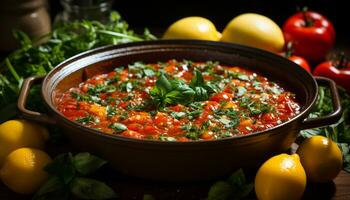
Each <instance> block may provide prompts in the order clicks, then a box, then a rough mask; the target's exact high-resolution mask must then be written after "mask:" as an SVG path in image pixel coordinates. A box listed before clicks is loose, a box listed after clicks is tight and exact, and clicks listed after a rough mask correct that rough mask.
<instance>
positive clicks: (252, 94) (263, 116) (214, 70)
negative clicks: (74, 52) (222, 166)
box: [57, 60, 300, 141]
mask: <svg viewBox="0 0 350 200" xmlns="http://www.w3.org/2000/svg"><path fill="white" fill-rule="evenodd" d="M57 102H58V104H57V109H58V110H59V111H60V112H61V113H62V114H63V115H64V116H66V117H67V118H68V119H70V120H72V121H76V122H78V123H80V124H82V125H84V126H86V127H89V128H93V129H98V130H100V131H102V132H104V133H105V134H115V135H122V136H125V137H132V138H139V139H153V140H162V141H189V140H212V139H219V138H225V137H234V136H237V135H244V134H250V133H253V132H256V131H262V130H266V129H269V128H271V127H274V126H276V125H278V124H280V123H283V122H285V121H287V120H289V119H291V118H292V117H293V116H295V115H296V114H298V113H299V110H300V106H299V104H298V103H297V102H296V100H295V95H294V94H293V93H291V92H288V91H286V90H284V89H283V88H282V87H280V86H279V85H278V84H276V83H274V82H271V81H269V80H268V79H267V78H265V77H263V76H261V75H258V74H256V73H254V72H251V71H249V70H246V69H243V68H241V67H237V66H225V65H221V64H219V63H218V62H212V61H208V62H191V61H188V60H184V61H181V62H180V61H176V60H169V61H168V62H165V63H156V64H144V63H142V62H135V63H133V64H130V65H129V66H128V67H121V66H120V67H117V68H115V70H114V71H112V72H110V73H108V74H101V75H96V76H94V77H92V78H90V79H88V80H86V81H85V82H83V83H81V84H80V85H79V87H76V88H71V89H70V90H68V91H67V92H65V93H63V94H62V95H60V96H59V97H58V99H57Z"/></svg>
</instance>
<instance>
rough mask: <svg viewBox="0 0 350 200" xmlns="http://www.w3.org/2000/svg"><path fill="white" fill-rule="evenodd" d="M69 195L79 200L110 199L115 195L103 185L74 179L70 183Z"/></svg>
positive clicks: (92, 180)
mask: <svg viewBox="0 0 350 200" xmlns="http://www.w3.org/2000/svg"><path fill="white" fill-rule="evenodd" d="M69 186H70V190H71V193H72V194H73V195H74V196H76V197H78V198H80V199H110V198H116V197H117V194H116V193H115V192H114V191H113V190H112V189H111V188H110V187H108V186H107V185H106V184H105V183H103V182H101V181H97V180H94V179H89V178H82V177H76V178H74V179H73V181H72V183H70V185H69Z"/></svg>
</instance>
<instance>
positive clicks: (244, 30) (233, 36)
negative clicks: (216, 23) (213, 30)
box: [220, 13, 284, 52]
mask: <svg viewBox="0 0 350 200" xmlns="http://www.w3.org/2000/svg"><path fill="white" fill-rule="evenodd" d="M220 41H223V42H232V43H238V44H243V45H247V46H252V47H256V48H260V49H265V50H268V51H272V52H279V51H281V50H282V49H283V47H284V37H283V33H282V30H281V28H280V27H279V26H278V25H277V24H276V23H275V22H274V21H272V20H271V19H270V18H268V17H265V16H263V15H259V14H254V13H246V14H241V15H238V16H237V17H235V18H233V19H232V20H231V21H230V22H229V23H228V24H227V26H226V27H225V29H224V31H223V32H222V38H221V40H220Z"/></svg>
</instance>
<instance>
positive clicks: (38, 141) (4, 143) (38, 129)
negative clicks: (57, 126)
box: [0, 120, 48, 166]
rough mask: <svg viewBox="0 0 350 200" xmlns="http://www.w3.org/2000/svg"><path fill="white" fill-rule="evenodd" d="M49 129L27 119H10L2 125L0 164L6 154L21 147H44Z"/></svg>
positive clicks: (0, 130)
mask: <svg viewBox="0 0 350 200" xmlns="http://www.w3.org/2000/svg"><path fill="white" fill-rule="evenodd" d="M46 139H48V131H47V129H46V128H45V127H43V126H40V125H38V124H36V123H33V122H29V121H26V120H9V121H7V122H4V123H2V124H1V125H0V166H1V164H2V163H3V161H4V159H5V158H6V156H7V155H8V154H9V153H10V152H11V151H13V150H15V149H18V148H21V147H34V148H38V149H43V148H44V144H45V140H46Z"/></svg>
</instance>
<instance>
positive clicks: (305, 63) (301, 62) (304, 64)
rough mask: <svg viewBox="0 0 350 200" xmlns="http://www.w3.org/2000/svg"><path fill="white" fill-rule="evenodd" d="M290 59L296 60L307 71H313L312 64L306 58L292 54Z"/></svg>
mask: <svg viewBox="0 0 350 200" xmlns="http://www.w3.org/2000/svg"><path fill="white" fill-rule="evenodd" d="M288 59H289V60H291V61H293V62H295V63H296V64H298V65H300V66H301V67H302V68H304V69H305V70H306V71H308V72H311V68H310V65H309V63H308V62H307V61H306V60H305V59H304V58H302V57H300V56H290V57H289V58H288Z"/></svg>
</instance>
